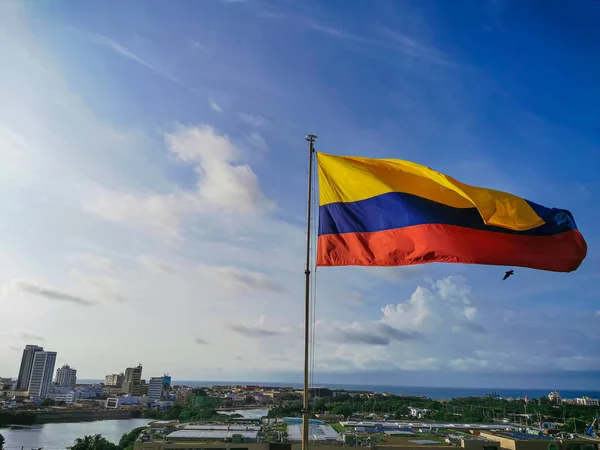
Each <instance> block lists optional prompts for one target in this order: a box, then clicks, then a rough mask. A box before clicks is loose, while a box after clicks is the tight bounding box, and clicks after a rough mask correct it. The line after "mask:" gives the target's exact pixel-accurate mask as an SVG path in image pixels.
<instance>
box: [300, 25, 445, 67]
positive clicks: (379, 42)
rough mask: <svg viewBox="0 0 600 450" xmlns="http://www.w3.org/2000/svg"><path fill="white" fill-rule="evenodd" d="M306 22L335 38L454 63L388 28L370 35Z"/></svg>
mask: <svg viewBox="0 0 600 450" xmlns="http://www.w3.org/2000/svg"><path fill="white" fill-rule="evenodd" d="M306 24H307V26H308V27H309V28H312V29H313V30H315V31H318V32H320V33H323V34H326V35H329V36H331V37H334V38H336V39H342V40H346V41H350V42H354V43H357V44H363V45H368V46H376V47H382V48H385V49H387V50H392V51H397V52H400V53H402V54H404V55H405V56H409V57H412V58H415V59H419V60H421V61H424V62H428V63H430V64H436V65H444V66H453V65H454V63H452V61H450V60H449V59H448V58H447V57H446V56H444V54H443V53H442V52H440V51H439V50H438V49H437V48H435V47H433V46H429V45H425V44H423V43H421V42H419V41H418V40H416V39H414V38H412V37H409V36H407V35H405V34H402V33H399V32H397V31H392V30H390V29H389V28H382V29H381V37H371V36H364V35H360V34H355V33H350V32H347V31H345V30H342V29H338V28H332V27H329V26H326V25H323V24H320V23H317V22H315V21H312V20H309V21H307V22H306Z"/></svg>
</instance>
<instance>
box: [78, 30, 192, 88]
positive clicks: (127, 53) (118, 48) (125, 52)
mask: <svg viewBox="0 0 600 450" xmlns="http://www.w3.org/2000/svg"><path fill="white" fill-rule="evenodd" d="M89 37H90V38H91V39H92V41H94V42H95V43H97V44H100V45H104V46H106V47H108V48H110V49H111V50H113V51H114V52H116V53H118V54H119V55H121V56H124V57H126V58H129V59H131V60H132V61H135V62H137V63H138V64H141V65H142V66H144V67H147V68H148V69H150V70H152V71H153V72H155V73H157V74H158V75H161V76H163V77H165V78H167V79H169V80H171V81H172V82H173V83H177V84H179V85H181V86H185V84H184V83H183V82H182V81H181V80H180V79H179V78H177V77H175V76H174V75H172V74H171V73H169V72H168V71H167V70H166V69H165V68H163V67H161V66H159V65H157V64H151V63H149V62H148V61H146V60H145V59H143V58H142V57H140V56H138V55H136V54H135V53H133V52H132V51H131V50H129V49H128V48H127V47H125V46H124V45H121V44H119V43H118V42H116V41H113V40H112V39H110V38H108V37H106V36H102V35H99V34H93V35H89Z"/></svg>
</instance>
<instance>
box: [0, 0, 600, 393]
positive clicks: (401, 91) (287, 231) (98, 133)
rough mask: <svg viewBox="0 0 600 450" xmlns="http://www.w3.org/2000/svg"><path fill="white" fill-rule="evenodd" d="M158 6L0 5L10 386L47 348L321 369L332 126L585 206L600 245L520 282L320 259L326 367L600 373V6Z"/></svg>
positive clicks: (384, 152) (186, 368) (509, 381)
mask: <svg viewBox="0 0 600 450" xmlns="http://www.w3.org/2000/svg"><path fill="white" fill-rule="evenodd" d="M140 5H141V4H140V3H136V2H124V3H122V2H116V1H115V0H109V1H108V2H103V3H98V4H94V5H83V4H78V3H74V2H61V3H59V4H57V5H55V6H52V7H50V6H48V5H47V4H45V3H22V2H1V3H0V29H2V34H0V50H2V54H3V55H5V58H6V60H7V61H10V64H6V66H7V67H6V69H5V70H3V71H1V72H0V101H2V104H3V105H5V107H4V108H3V111H0V156H1V157H2V160H3V161H5V164H4V165H3V167H2V169H1V173H0V184H1V185H2V189H3V200H4V202H5V203H4V213H5V214H4V215H3V219H2V221H0V227H1V229H2V233H0V244H1V245H2V248H3V252H2V253H1V254H0V267H1V268H2V278H1V279H0V304H1V305H2V311H3V319H4V322H3V323H5V324H7V325H6V326H5V327H3V330H2V331H0V375H1V376H13V377H16V376H18V371H19V364H20V360H21V357H22V352H23V347H24V346H25V345H26V344H35V345H39V346H43V347H46V348H52V349H54V350H56V351H57V352H58V355H57V360H56V366H58V367H61V366H62V365H64V364H70V365H72V366H73V367H77V370H78V376H79V377H80V378H82V379H85V378H101V377H103V376H105V375H106V374H112V373H114V372H115V371H118V372H120V371H122V370H125V369H126V368H128V367H135V366H134V364H136V363H137V362H138V361H142V362H143V363H144V373H145V374H151V375H153V376H154V375H156V376H160V375H161V374H163V373H165V372H167V373H170V374H172V375H173V377H174V379H182V380H186V379H213V380H214V379H217V380H218V379H223V380H236V379H237V380H241V381H244V380H248V381H252V380H256V381H269V380H272V381H281V382H285V381H286V380H300V377H301V372H302V365H303V359H304V352H303V312H304V311H303V307H304V305H303V300H304V261H303V257H304V243H305V242H304V239H305V228H304V227H305V213H306V212H305V207H306V169H307V147H306V142H305V141H304V136H305V135H306V134H307V133H315V134H317V135H318V136H319V141H318V142H317V143H316V147H317V150H319V151H323V152H329V153H333V154H355V155H362V156H367V157H391V158H402V159H408V160H413V161H415V162H418V163H420V164H425V165H428V166H430V167H432V168H434V169H436V170H440V171H441V172H443V173H447V174H449V175H451V176H453V177H456V178H457V179H460V180H461V181H464V182H466V183H470V184H474V185H483V186H486V187H489V188H493V189H499V190H504V191H508V192H513V193H515V194H516V195H519V196H521V197H523V198H526V199H528V200H531V201H534V202H538V203H540V204H544V205H548V206H555V207H558V208H565V209H569V210H570V211H571V212H572V213H573V215H574V217H575V218H576V220H577V225H578V227H579V228H580V230H581V232H582V233H583V235H584V236H585V238H586V240H587V242H588V257H587V259H586V260H585V261H584V263H583V264H582V266H581V267H580V268H579V269H578V270H577V271H576V272H573V273H570V274H554V273H545V272H540V271H533V270H527V269H519V268H515V274H514V275H513V276H512V277H511V278H510V279H508V280H506V281H502V276H503V274H504V271H505V270H508V269H507V268H504V267H483V266H467V265H452V264H429V265H421V266H411V267H401V268H358V267H353V268H323V269H319V271H318V276H317V278H318V288H317V292H318V300H317V302H316V309H315V319H316V323H315V332H316V343H315V346H314V376H315V380H317V381H318V382H322V383H326V382H339V383H349V384H353V383H364V382H365V380H373V381H374V382H377V383H378V384H391V383H392V382H393V384H395V385H415V384H427V385H431V386H439V385H448V386H450V385H457V384H459V385H461V386H471V385H472V386H490V387H493V386H518V385H522V386H524V387H527V386H542V387H544V388H559V389H560V388H568V387H571V386H582V387H586V388H592V387H593V386H596V385H598V383H599V382H600V356H598V349H599V348H600V327H599V326H598V325H599V324H600V307H599V306H598V302H597V295H598V294H597V291H598V286H599V284H598V280H599V278H598V275H597V272H598V271H597V268H598V264H599V262H600V260H599V258H598V254H599V252H598V250H599V249H600V232H599V231H598V230H597V223H598V222H600V211H599V210H598V208H597V198H599V194H600V184H598V182H597V181H596V178H597V175H596V169H595V168H596V167H598V166H599V165H600V159H599V158H600V155H599V154H598V148H600V147H599V146H600V138H599V136H598V132H597V124H596V121H595V120H594V117H595V116H596V115H597V114H596V113H597V111H596V110H597V108H596V105H598V104H600V92H599V91H598V89H597V80H598V79H599V78H600V65H599V64H600V63H599V62H598V61H597V58H596V57H595V56H596V53H597V48H596V46H595V45H593V44H594V43H595V42H597V41H599V42H600V30H598V28H597V27H596V23H595V22H594V18H596V17H598V16H597V9H595V8H597V5H595V4H593V2H591V3H588V2H579V3H576V4H573V5H570V9H569V13H568V15H567V16H565V14H566V13H565V14H563V12H564V11H563V6H561V4H560V2H550V6H547V7H544V8H541V7H539V5H534V4H531V3H528V2H517V1H510V0H504V1H492V0H489V1H487V0H486V1H483V2H480V3H477V4H461V5H459V6H455V5H454V2H444V1H437V2H436V1H433V2H426V3H422V4H421V3H420V2H414V3H411V2H394V1H385V0H382V1H381V2H377V3H375V4H373V5H370V6H369V7H366V6H365V4H364V2H358V1H353V0H350V1H349V2H348V3H344V4H343V5H342V4H341V3H340V2H337V3H336V2H332V3H329V2H326V3H323V2H317V1H313V0H309V1H308V2H268V1H267V2H258V1H251V0H248V1H236V2H229V1H220V0H214V1H206V2H193V1H190V2H188V1H182V2H181V3H178V7H177V8H172V7H170V6H168V5H166V4H164V3H160V2H158V3H148V4H145V6H144V7H143V8H142V7H141V6H140ZM586 36H587V37H586ZM317 50H318V51H317ZM57 324H61V325H60V326H58V325H57ZM62 324H65V325H62ZM311 361H312V359H311ZM365 384H369V383H365Z"/></svg>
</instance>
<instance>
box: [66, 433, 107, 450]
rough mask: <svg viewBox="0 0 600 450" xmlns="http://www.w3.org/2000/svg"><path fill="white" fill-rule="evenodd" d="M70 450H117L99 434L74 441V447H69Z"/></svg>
mask: <svg viewBox="0 0 600 450" xmlns="http://www.w3.org/2000/svg"><path fill="white" fill-rule="evenodd" d="M70 449H71V450H119V447H118V446H117V445H116V444H113V443H112V442H110V441H109V440H107V439H106V438H105V437H103V436H102V435H101V434H95V435H94V436H84V437H83V438H77V439H75V445H73V446H72V447H70Z"/></svg>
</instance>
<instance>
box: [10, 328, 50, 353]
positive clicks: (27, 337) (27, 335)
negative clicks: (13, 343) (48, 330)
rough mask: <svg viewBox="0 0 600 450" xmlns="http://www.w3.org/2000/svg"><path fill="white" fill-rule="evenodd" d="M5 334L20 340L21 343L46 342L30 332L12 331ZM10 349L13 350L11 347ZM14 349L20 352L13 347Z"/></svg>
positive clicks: (42, 337) (43, 338)
mask: <svg viewBox="0 0 600 450" xmlns="http://www.w3.org/2000/svg"><path fill="white" fill-rule="evenodd" d="M5 334H7V335H9V336H12V337H15V338H17V339H21V340H23V341H27V342H31V341H39V342H45V341H46V338H45V337H44V336H40V335H39V334H36V333H31V332H30V331H24V330H14V331H9V332H7V333H5ZM11 348H13V347H11ZM14 349H17V350H20V349H19V348H17V347H14Z"/></svg>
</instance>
